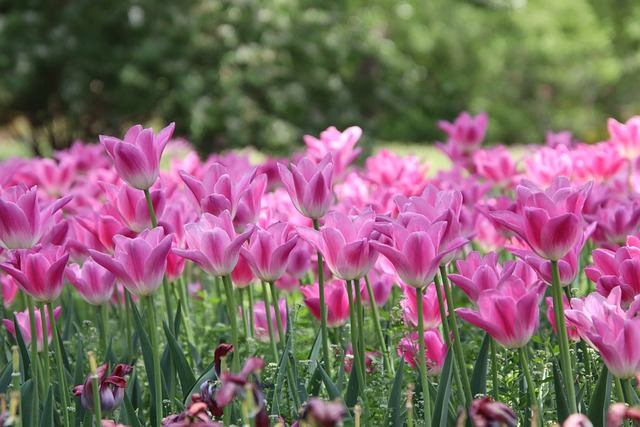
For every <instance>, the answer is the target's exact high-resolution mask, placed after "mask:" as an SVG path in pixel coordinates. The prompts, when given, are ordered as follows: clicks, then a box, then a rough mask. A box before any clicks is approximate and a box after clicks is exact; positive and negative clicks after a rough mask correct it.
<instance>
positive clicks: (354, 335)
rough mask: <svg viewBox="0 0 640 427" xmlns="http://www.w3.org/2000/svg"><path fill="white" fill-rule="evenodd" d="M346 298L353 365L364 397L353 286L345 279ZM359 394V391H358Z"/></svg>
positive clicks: (362, 370) (362, 369) (362, 368)
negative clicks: (347, 300) (347, 301)
mask: <svg viewBox="0 0 640 427" xmlns="http://www.w3.org/2000/svg"><path fill="white" fill-rule="evenodd" d="M346 282H347V298H348V299H349V322H350V324H351V347H352V348H353V365H354V366H355V369H356V375H357V377H358V384H359V390H358V391H359V392H362V394H361V396H362V397H363V398H364V396H365V394H364V384H365V382H364V367H363V366H362V365H361V361H362V359H360V353H359V349H358V347H359V345H358V339H359V334H358V322H357V315H356V307H355V305H354V303H353V286H351V280H347V281H346ZM359 394H360V393H359Z"/></svg>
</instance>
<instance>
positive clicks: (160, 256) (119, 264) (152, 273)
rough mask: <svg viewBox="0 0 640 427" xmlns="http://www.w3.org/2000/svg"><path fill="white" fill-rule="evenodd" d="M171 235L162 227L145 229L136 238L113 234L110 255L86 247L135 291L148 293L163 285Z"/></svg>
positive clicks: (141, 294) (96, 258)
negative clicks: (112, 246)
mask: <svg viewBox="0 0 640 427" xmlns="http://www.w3.org/2000/svg"><path fill="white" fill-rule="evenodd" d="M171 239H172V236H171V235H167V236H165V233H164V229H163V228H162V227H156V228H154V229H152V230H145V231H143V232H142V233H140V235H139V236H138V237H136V238H133V239H131V238H128V237H125V236H120V235H118V236H115V238H114V240H115V244H116V247H115V252H114V254H113V258H112V257H110V256H109V255H106V254H104V253H102V252H97V251H94V250H89V253H90V254H91V257H92V258H93V259H94V260H95V261H96V262H97V263H98V264H100V265H101V266H103V267H104V268H106V269H107V270H109V271H110V272H111V273H112V274H113V275H114V276H116V277H117V278H118V279H119V280H120V281H121V282H122V283H123V284H124V286H125V287H126V288H127V289H128V290H129V292H131V293H132V294H134V295H137V296H148V295H151V294H153V293H154V292H155V291H156V290H157V289H158V288H159V287H160V285H162V277H163V276H164V273H165V270H166V268H167V256H168V255H169V251H170V250H171Z"/></svg>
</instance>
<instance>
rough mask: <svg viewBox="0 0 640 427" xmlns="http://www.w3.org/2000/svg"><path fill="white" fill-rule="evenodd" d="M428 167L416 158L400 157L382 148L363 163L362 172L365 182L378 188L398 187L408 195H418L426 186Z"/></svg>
mask: <svg viewBox="0 0 640 427" xmlns="http://www.w3.org/2000/svg"><path fill="white" fill-rule="evenodd" d="M428 170H429V165H428V164H427V165H423V164H422V163H421V162H420V159H418V157H416V156H407V157H400V156H398V155H397V154H396V153H394V152H392V151H389V150H387V149H386V148H383V149H382V150H380V151H378V153H377V154H375V155H373V156H370V157H368V158H367V160H366V161H365V167H364V170H363V174H364V176H365V177H366V178H367V180H369V181H371V182H372V183H374V184H376V185H378V186H380V187H392V186H393V187H399V188H398V189H399V190H400V191H402V192H403V194H404V192H405V191H406V192H407V193H408V194H405V195H413V194H420V193H421V192H422V191H423V190H424V186H425V184H426V181H425V176H426V174H427V171H428Z"/></svg>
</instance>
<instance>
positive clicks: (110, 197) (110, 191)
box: [100, 182, 166, 232]
mask: <svg viewBox="0 0 640 427" xmlns="http://www.w3.org/2000/svg"><path fill="white" fill-rule="evenodd" d="M100 186H101V187H102V188H103V190H104V192H105V193H106V195H107V201H108V202H107V203H106V204H105V206H104V210H105V212H106V214H107V215H108V216H111V217H114V218H119V219H120V220H121V221H122V223H123V224H124V225H125V226H127V228H129V229H130V230H132V231H135V232H140V231H142V230H145V229H148V228H152V224H151V216H150V215H149V207H148V206H147V201H146V199H145V196H144V193H141V192H140V191H136V190H135V189H133V188H131V187H128V186H126V185H123V186H121V187H116V186H115V185H112V184H108V183H105V182H101V183H100ZM149 195H150V197H151V204H152V205H153V210H154V212H155V215H156V217H157V218H160V217H161V216H162V213H163V211H164V207H165V204H166V196H165V193H164V191H162V190H153V191H150V192H149Z"/></svg>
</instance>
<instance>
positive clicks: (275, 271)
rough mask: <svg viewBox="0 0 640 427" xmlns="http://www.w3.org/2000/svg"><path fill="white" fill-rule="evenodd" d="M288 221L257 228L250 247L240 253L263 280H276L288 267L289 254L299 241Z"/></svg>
mask: <svg viewBox="0 0 640 427" xmlns="http://www.w3.org/2000/svg"><path fill="white" fill-rule="evenodd" d="M292 232H293V229H292V228H291V226H290V225H289V224H287V223H286V222H277V223H275V224H271V225H270V226H268V227H267V229H266V230H260V229H258V230H256V232H255V233H254V236H253V238H252V239H251V242H250V243H249V245H248V248H241V249H240V254H241V255H242V257H243V258H244V259H245V260H246V261H247V263H248V264H249V266H250V267H251V269H252V270H253V272H254V273H255V275H256V276H257V277H258V278H259V279H260V280H262V281H265V282H275V281H276V280H278V279H280V277H282V275H283V274H284V272H285V270H286V269H287V263H288V259H289V254H290V253H291V251H292V250H293V249H294V248H295V246H296V243H297V242H298V236H297V235H295V234H292Z"/></svg>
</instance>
